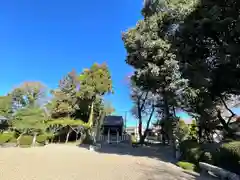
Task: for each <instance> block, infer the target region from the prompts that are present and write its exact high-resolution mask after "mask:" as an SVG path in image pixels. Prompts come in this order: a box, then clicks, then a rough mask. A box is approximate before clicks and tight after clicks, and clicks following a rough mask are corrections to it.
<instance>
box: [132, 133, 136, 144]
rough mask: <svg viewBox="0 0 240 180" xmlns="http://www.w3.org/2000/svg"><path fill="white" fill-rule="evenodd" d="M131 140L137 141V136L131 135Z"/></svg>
mask: <svg viewBox="0 0 240 180" xmlns="http://www.w3.org/2000/svg"><path fill="white" fill-rule="evenodd" d="M131 142H132V143H133V144H134V143H137V138H136V137H135V136H134V135H131Z"/></svg>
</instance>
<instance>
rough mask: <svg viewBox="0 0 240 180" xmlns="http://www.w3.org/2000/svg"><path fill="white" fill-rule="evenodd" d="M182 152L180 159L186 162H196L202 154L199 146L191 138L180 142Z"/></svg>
mask: <svg viewBox="0 0 240 180" xmlns="http://www.w3.org/2000/svg"><path fill="white" fill-rule="evenodd" d="M180 151H181V153H182V155H181V159H183V160H186V161H188V162H191V163H194V164H198V162H199V159H200V157H201V156H202V154H203V151H202V148H201V146H200V145H199V144H198V143H197V142H196V141H193V140H185V141H183V142H182V143H181V144H180Z"/></svg>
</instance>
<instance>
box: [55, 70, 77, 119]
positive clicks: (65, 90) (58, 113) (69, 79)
mask: <svg viewBox="0 0 240 180" xmlns="http://www.w3.org/2000/svg"><path fill="white" fill-rule="evenodd" d="M77 85H78V84H77V75H76V72H75V71H74V70H73V71H71V72H70V73H68V74H67V75H66V76H64V77H63V79H61V80H60V82H59V86H58V89H56V90H53V91H52V95H53V99H52V101H51V116H52V118H64V117H73V116H74V114H75V111H76V110H77V109H78V108H79V104H78V100H77V96H76V94H77Z"/></svg>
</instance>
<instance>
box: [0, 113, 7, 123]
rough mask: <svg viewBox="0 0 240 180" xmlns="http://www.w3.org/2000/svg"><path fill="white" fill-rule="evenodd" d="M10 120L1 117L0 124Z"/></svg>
mask: <svg viewBox="0 0 240 180" xmlns="http://www.w3.org/2000/svg"><path fill="white" fill-rule="evenodd" d="M7 120H8V119H7V118H6V117H4V116H1V115H0V124H2V123H5V122H6V121H7Z"/></svg>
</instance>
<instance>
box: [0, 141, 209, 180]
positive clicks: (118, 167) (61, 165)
mask: <svg viewBox="0 0 240 180" xmlns="http://www.w3.org/2000/svg"><path fill="white" fill-rule="evenodd" d="M0 151H1V156H0V179H1V180H194V179H197V180H206V178H200V177H194V176H191V175H189V174H186V173H184V172H182V170H181V169H180V168H178V167H176V166H174V165H172V164H171V163H166V162H163V161H160V160H157V159H154V158H147V157H139V156H132V155H117V154H107V153H97V152H90V151H88V150H86V149H84V148H79V147H76V146H74V145H48V146H45V147H36V148H1V149H0Z"/></svg>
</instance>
